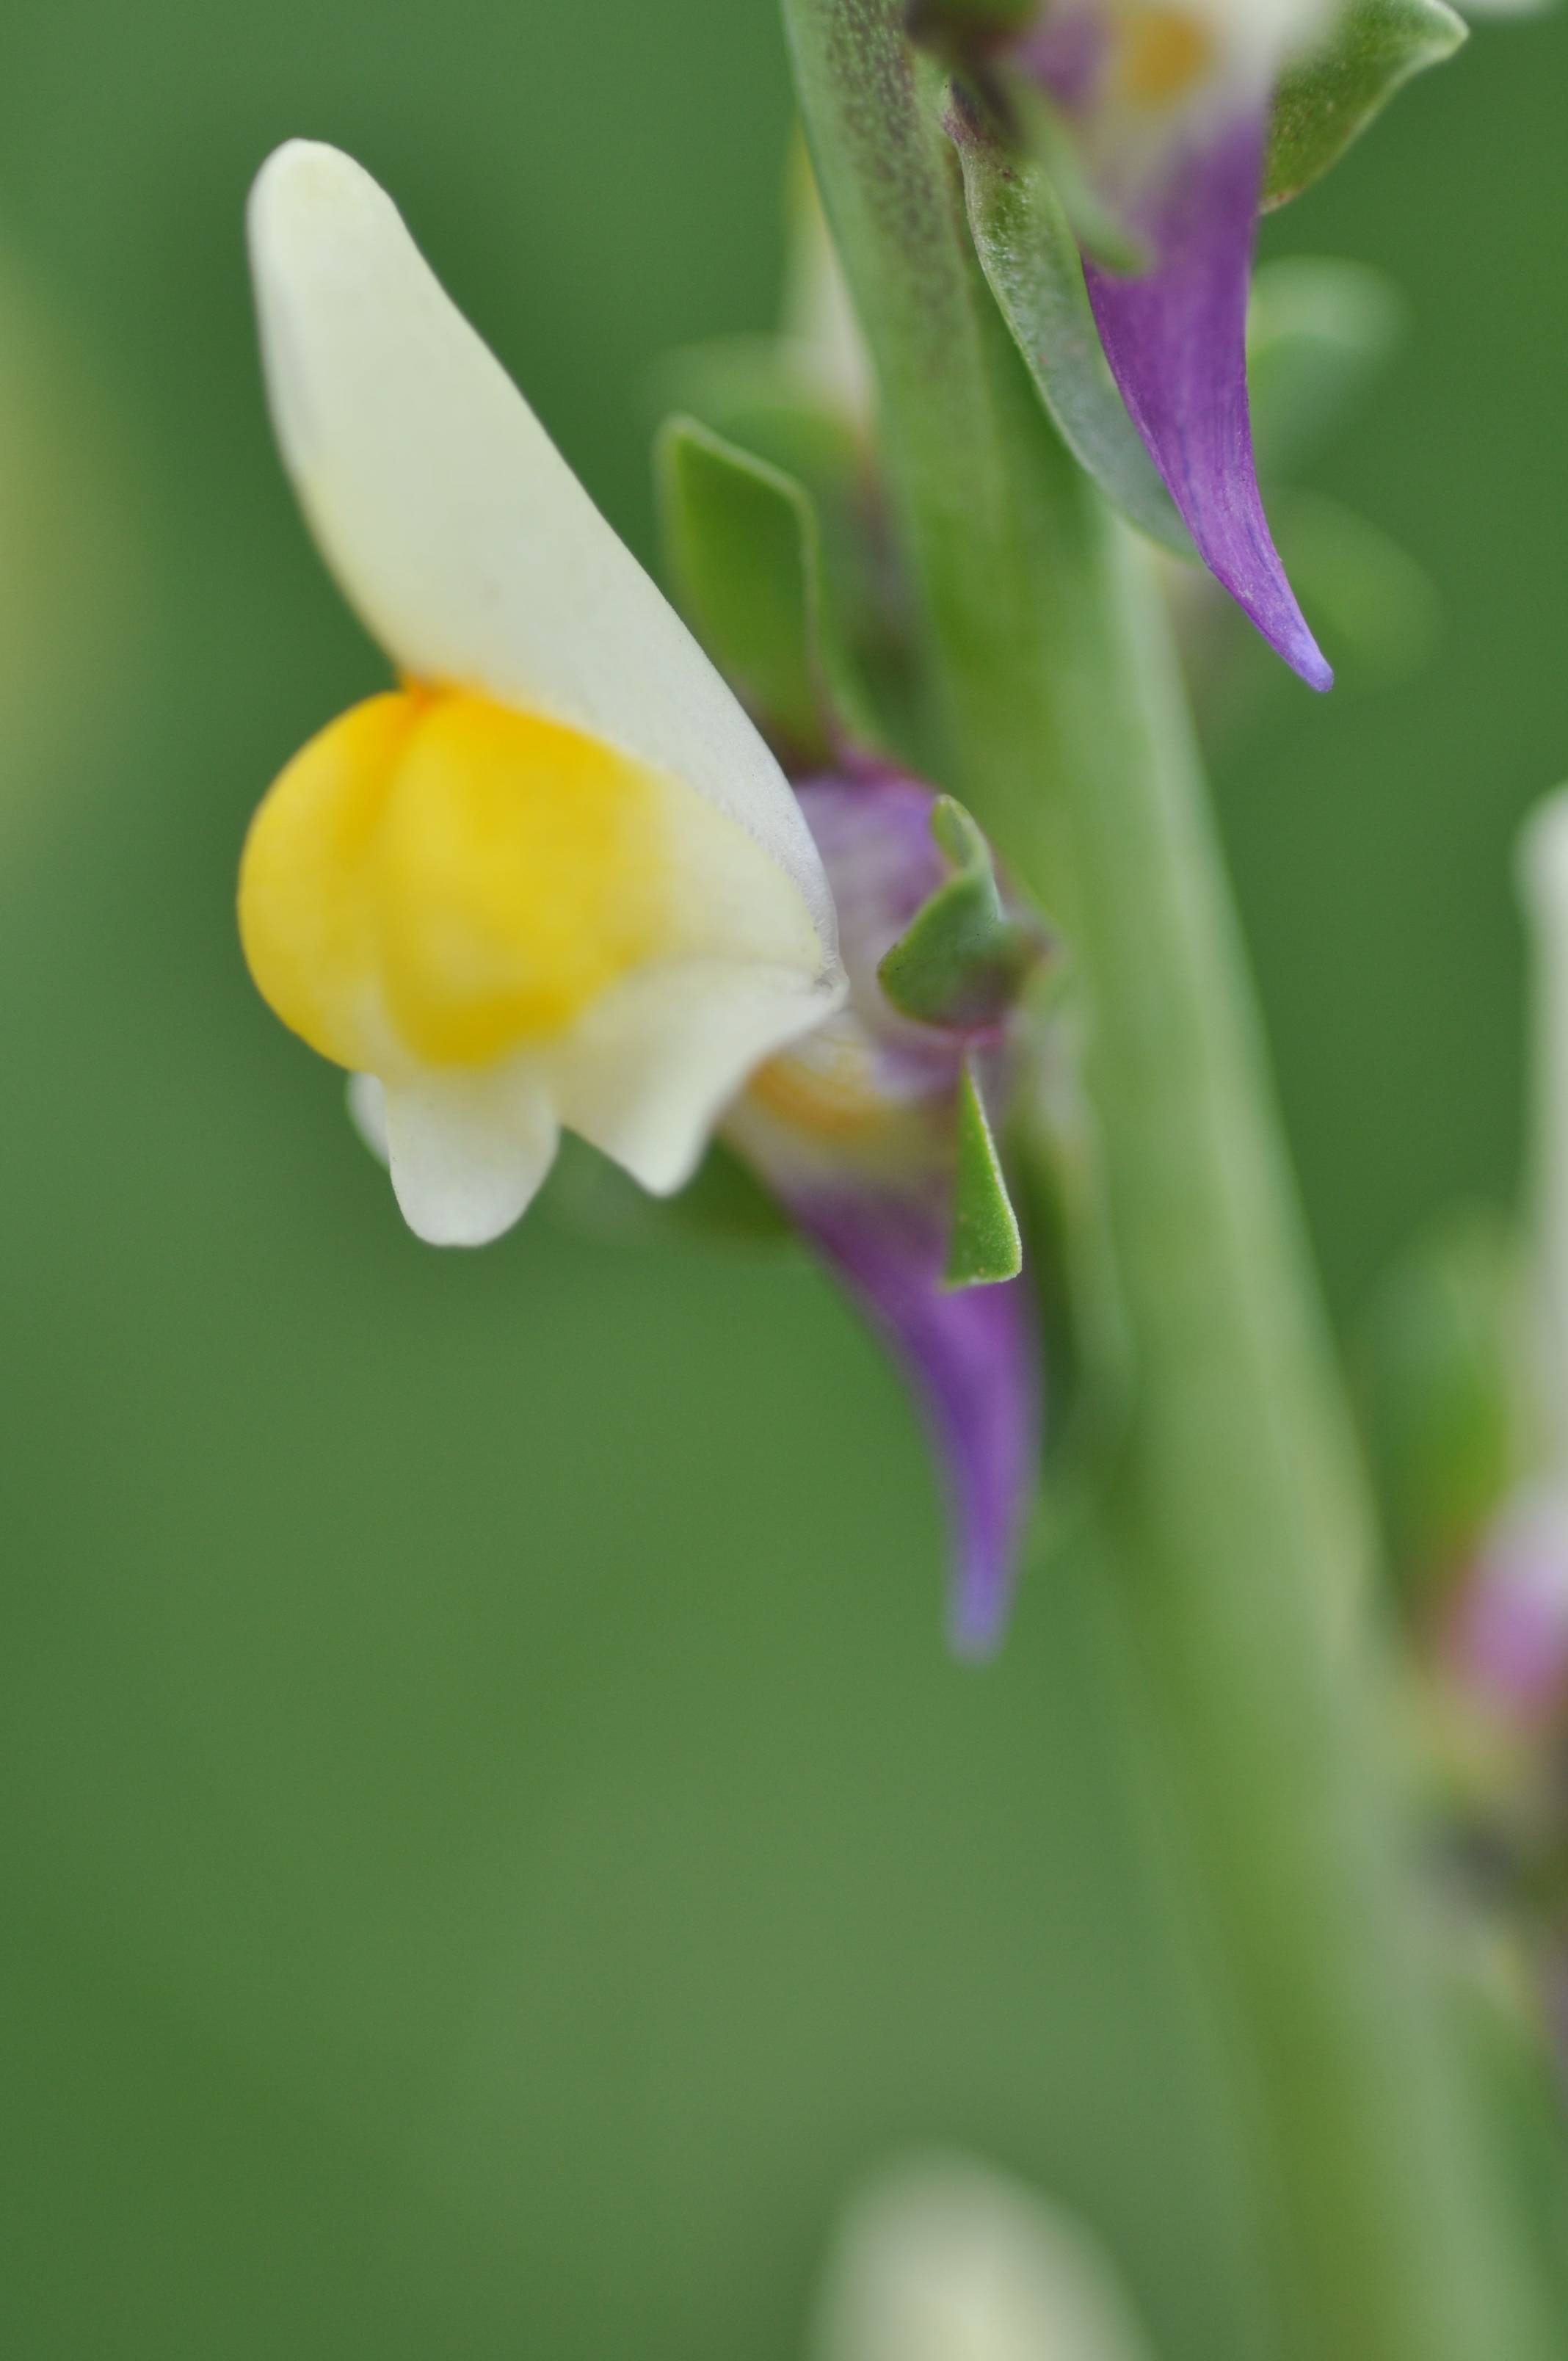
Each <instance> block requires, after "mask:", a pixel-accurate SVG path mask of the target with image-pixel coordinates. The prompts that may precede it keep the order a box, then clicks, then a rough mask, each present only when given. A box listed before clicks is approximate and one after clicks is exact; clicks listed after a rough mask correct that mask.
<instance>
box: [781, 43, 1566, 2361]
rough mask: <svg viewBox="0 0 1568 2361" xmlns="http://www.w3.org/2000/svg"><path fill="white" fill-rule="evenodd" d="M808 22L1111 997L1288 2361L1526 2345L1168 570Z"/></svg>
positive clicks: (1163, 1527)
mask: <svg viewBox="0 0 1568 2361" xmlns="http://www.w3.org/2000/svg"><path fill="white" fill-rule="evenodd" d="M785 15H786V19H787V22H788V25H789V29H790V33H791V37H792V40H793V45H794V51H795V65H796V71H797V79H798V83H799V88H800V94H801V102H802V106H803V110H804V113H805V115H806V126H807V131H808V134H809V137H810V139H811V143H812V148H813V151H814V154H815V157H816V159H817V170H818V174H819V177H820V180H821V182H822V186H823V192H824V196H825V199H826V202H827V204H828V213H829V214H830V217H831V219H832V221H833V224H834V227H835V230H836V233H837V236H838V238H839V245H840V248H841V251H842V254H843V257H844V260H845V264H846V267H847V269H848V270H849V273H850V280H851V284H852V286H853V289H854V293H855V298H856V303H857V308H858V310H859V312H860V314H861V320H862V323H863V324H864V326H865V329H866V332H867V335H868V336H869V338H870V340H871V343H872V349H873V353H874V356H875V359H876V362H877V369H878V379H879V384H880V388H881V394H882V402H883V434H884V440H885V445H886V450H887V456H888V462H889V466H890V468H891V471H892V474H893V477H894V485H895V489H896V492H897V496H898V499H899V501H900V504H901V509H902V513H903V519H904V523H905V532H906V537H907V541H908V545H909V549H910V552H911V555H912V558H913V562H914V566H915V570H916V577H917V579H918V581H919V584H920V587H921V590H922V593H923V598H924V604H925V611H926V621H927V632H928V648H929V656H930V662H931V668H932V675H933V679H934V681H935V683H936V685H937V692H938V699H939V702H940V704H941V707H942V708H943V710H942V715H941V719H942V720H943V722H944V724H945V732H946V737H947V741H948V744H949V746H950V749H951V774H950V776H949V777H948V779H946V780H945V781H944V784H945V785H950V786H951V787H952V788H953V790H954V791H955V792H956V793H958V794H959V795H961V796H963V798H964V799H965V801H966V802H968V803H969V804H970V807H971V808H972V809H973V810H974V811H975V812H976V813H977V815H978V816H979V817H980V818H981V819H982V821H983V822H984V823H985V825H986V826H987V827H988V828H989V829H991V830H992V832H993V833H994V835H995V836H996V838H997V840H998V842H999V844H1000V846H1001V848H1002V849H1003V852H1004V854H1005V855H1006V857H1007V858H1008V859H1009V861H1010V862H1013V863H1014V866H1015V867H1016V869H1017V870H1018V871H1019V872H1020V873H1022V874H1023V875H1024V876H1025V878H1027V879H1028V880H1029V881H1030V882H1031V883H1032V884H1034V886H1035V888H1036V891H1037V892H1038V894H1039V895H1040V897H1041V899H1042V900H1043V901H1044V902H1045V904H1046V906H1047V908H1048V909H1049V910H1050V911H1051V912H1052V913H1053V915H1054V916H1056V917H1058V920H1059V921H1060V923H1061V925H1062V927H1063V929H1064V931H1065V933H1066V935H1067V937H1068V939H1069V942H1070V943H1071V945H1072V948H1073V952H1074V957H1075V961H1076V963H1077V966H1078V970H1079V972H1080V976H1081V978H1082V981H1083V985H1084V990H1085V995H1086V1000H1087V1005H1088V1011H1089V1016H1090V1031H1091V1039H1090V1050H1089V1071H1088V1081H1089V1085H1090V1090H1091V1096H1092V1099H1093V1103H1094V1105H1095V1108H1096V1112H1097V1116H1098V1121H1099V1125H1100V1128H1101V1133H1102V1145H1103V1150H1104V1159H1105V1169H1106V1175H1107V1186H1108V1190H1109V1195H1110V1210H1111V1218H1112V1225H1113V1235H1114V1237H1115V1241H1116V1250H1117V1254H1118V1257H1119V1262H1120V1268H1121V1274H1122V1279H1123V1282H1124V1289H1125V1293H1126V1298H1127V1305H1128V1311H1129V1314H1130V1320H1131V1325H1132V1329H1133V1334H1134V1342H1135V1355H1136V1384H1135V1397H1136V1399H1135V1411H1134V1421H1133V1428H1134V1431H1133V1433H1132V1436H1131V1439H1130V1443H1129V1445H1128V1448H1127V1451H1126V1455H1125V1458H1124V1463H1122V1464H1120V1465H1119V1466H1118V1470H1117V1474H1116V1478H1115V1482H1114V1486H1113V1499H1112V1500H1111V1503H1110V1506H1109V1509H1108V1511H1107V1529H1108V1539H1109V1542H1110V1544H1111V1548H1112V1551H1113V1563H1114V1564H1115V1565H1117V1566H1118V1567H1119V1569H1120V1578H1121V1583H1122V1589H1123V1595H1124V1605H1125V1609H1126V1612H1127V1614H1128V1617H1129V1618H1130V1620H1131V1622H1132V1625H1133V1629H1134V1633H1135V1642H1136V1644H1137V1652H1138V1656H1139V1662H1140V1664H1141V1667H1142V1677H1143V1679H1144V1681H1145V1683H1146V1691H1147V1694H1148V1696H1149V1697H1150V1700H1151V1707H1152V1709H1153V1711H1154V1713H1155V1715H1156V1717H1157V1722H1158V1724H1159V1726H1160V1729H1161V1732H1162V1736H1163V1741H1164V1744H1165V1749H1166V1753H1167V1757H1168V1761H1169V1762H1170V1763H1171V1765H1172V1768H1173V1773H1174V1776H1175V1779H1176V1783H1177V1787H1178V1792H1179V1798H1180V1802H1181V1805H1182V1806H1183V1809H1184V1812H1185V1817H1186V1820H1187V1824H1188V1826H1189V1828H1190V1832H1191V1850H1192V1853H1193V1857H1194V1861H1195V1864H1196V1867H1197V1871H1198V1874H1199V1877H1200V1880H1201V1890H1202V1892H1203V1894H1204V1896H1205V1899H1206V1903H1207V1915H1208V1918H1209V1921H1210V1925H1211V1928H1212V1938H1213V1943H1214V1947H1215V1951H1216V1956H1217V1959H1218V1960H1219V1963H1220V1969H1221V1972H1222V1975H1223V1983H1224V1990H1225V1992H1226V1993H1227V1995H1228V2000H1229V2004H1230V2007H1231V2010H1232V2013H1233V2015H1234V2018H1235V2020H1236V2023H1237V2026H1238V2027H1239V2033H1240V2039H1241V2043H1242V2045H1243V2048H1244V2052H1245V2055H1244V2059H1243V2065H1244V2070H1245V2073H1246V2075H1247V2078H1248V2088H1249V2093H1250V2097H1251V2101H1252V2104H1253V2111H1254V2118H1255V2122H1256V2125H1257V2127H1258V2128H1257V2150H1258V2153H1257V2159H1256V2163H1257V2171H1258V2175H1259V2179H1260V2184H1261V2194H1262V2198H1263V2201H1264V2204H1265V2207H1266V2213H1267V2217H1268V2220H1269V2222H1270V2224H1271V2228H1272V2234H1273V2237H1274V2242H1275V2249H1276V2251H1275V2256H1274V2261H1275V2266H1276V2272H1277V2279H1276V2285H1277V2302H1278V2313H1279V2325H1280V2338H1281V2343H1282V2345H1284V2346H1285V2347H1286V2348H1287V2349H1288V2350H1290V2351H1292V2352H1293V2353H1297V2354H1299V2355H1302V2356H1311V2361H1481V2356H1486V2361H1522V2357H1523V2356H1532V2361H1533V2356H1541V2355H1544V2354H1545V2352H1546V2351H1547V2350H1548V2349H1549V2341H1548V2339H1547V2337H1546V2334H1545V2333H1544V2330H1543V2328H1542V2325H1541V2316H1540V2308H1539V2305H1538V2302H1537V2299H1536V2294H1535V2290H1534V2289H1533V2287H1532V2286H1531V2284H1530V2281H1529V2280H1528V2279H1527V2277H1526V2275H1525V2272H1524V2268H1523V2266H1522V2263H1521V2261H1520V2258H1519V2251H1518V2247H1517V2246H1516V2242H1515V2237H1514V2225H1513V2224H1511V2223H1510V2222H1508V2220H1507V2219H1506V2218H1505V2216H1504V2214H1503V2212H1502V2208H1501V2203H1500V2200H1499V2198H1498V2196H1497V2191H1496V2189H1495V2186H1494V2177H1493V2173H1492V2169H1491V2160H1490V2158H1488V2157H1487V2155H1486V2152H1485V2148H1484V2145H1483V2143H1482V2141H1481V2139H1480V2136H1479V2135H1478V2133H1477V2132H1476V2130H1475V2125H1473V2124H1472V2122H1471V2120H1470V2116H1469V2113H1468V2110H1467V2108H1466V2106H1465V2103H1464V2094H1463V2093H1462V2092H1460V2091H1459V2089H1458V2087H1457V2078H1456V2075H1455V2072H1454V2071H1453V2066H1452V2060H1451V2059H1450V2057H1449V2054H1448V2050H1449V2044H1448V2043H1447V2041H1446V2039H1445V2034H1444V2027H1443V2025H1442V2009H1441V2003H1440V2001H1439V1998H1438V1996H1437V1994H1436V1992H1435V1990H1434V1982H1435V1978H1434V1975H1433V1972H1432V1970H1431V1962H1430V1961H1429V1960H1427V1959H1426V1958H1425V1957H1424V1956H1423V1949H1422V1945H1421V1943H1420V1938H1419V1934H1418V1932H1417V1930H1416V1928H1415V1927H1414V1925H1413V1919H1414V1915H1415V1914H1414V1911H1413V1907H1412V1895H1411V1890H1410V1889H1411V1883H1412V1881H1411V1873H1410V1863H1409V1860H1408V1858H1407V1857H1406V1852H1407V1838H1406V1832H1405V1830H1404V1829H1403V1828H1402V1827H1401V1825H1400V1820H1399V1816H1398V1809H1397V1806H1396V1802H1395V1800H1394V1788H1393V1783H1392V1780H1391V1778H1390V1774H1389V1771H1388V1767H1387V1763H1386V1762H1385V1760H1384V1747H1383V1743H1382V1731H1381V1728H1380V1723H1381V1719H1382V1714H1381V1706H1382V1703H1383V1700H1382V1698H1381V1697H1380V1695H1379V1686H1380V1684H1379V1678H1378V1672H1377V1668H1376V1664H1374V1663H1373V1662H1372V1661H1371V1659H1372V1657H1373V1654H1374V1653H1375V1652H1374V1651H1372V1650H1371V1649H1369V1648H1367V1647H1365V1646H1364V1645H1363V1644H1362V1642H1361V1639H1360V1634H1359V1630H1358V1627H1357V1623H1356V1602H1357V1600H1358V1599H1360V1598H1362V1597H1363V1596H1364V1595H1365V1566H1366V1563H1367V1559H1368V1555H1369V1551H1368V1544H1367V1523H1366V1518H1365V1510H1364V1505H1363V1501H1362V1498H1361V1488H1360V1479H1359V1474H1358V1470H1357V1468H1356V1465H1355V1456H1354V1449H1353V1447H1352V1444H1351V1442H1350V1439H1349V1435H1348V1431H1347V1421H1346V1417H1345V1413H1344V1411H1343V1402H1342V1398H1341V1394H1340V1390H1339V1387H1338V1383H1337V1379H1336V1377H1335V1374H1334V1371H1333V1367H1332V1356H1331V1354H1330V1351H1329V1348H1328V1345H1327V1343H1326V1340H1325V1335H1324V1333H1323V1328H1322V1323H1321V1315H1320V1312H1319V1310H1318V1305H1317V1300H1316V1294H1315V1290H1314V1288H1313V1285H1312V1282H1311V1279H1310V1271H1309V1267H1308V1259H1307V1257H1306V1254H1305V1251H1304V1248H1303V1243H1302V1235H1301V1227H1300V1223H1299V1214H1298V1212H1297V1208H1296V1202H1295V1197H1294V1192H1293V1190H1292V1186H1291V1182H1290V1180H1289V1176H1288V1170H1287V1168H1286V1161H1285V1157H1284V1153H1283V1150H1282V1147H1281V1144H1280V1136H1279V1127H1278V1124H1277V1117H1276V1115H1275V1113H1274V1109H1273V1105H1272V1103H1271V1095H1270V1091H1269V1086H1268V1082H1267V1079H1266V1070H1265V1063H1264V1060H1263V1057H1262V1054H1261V1048H1260V1042H1259V1038H1258V1032H1257V1027H1256V1023H1255V1016H1254V1011H1253V1006H1252V1001H1251V995H1250V992H1249V988H1248V984H1247V981H1246V975H1245V961H1244V958H1243V955H1242V951H1241V948H1240V944H1239V940H1238V936H1237V929H1236V926H1235V921H1234V915H1233V912H1232V909H1231V905H1230V901H1229V897H1228V894H1227V891H1226V887H1225V884H1224V879H1223V870H1222V866H1221V863H1220V860H1219V857H1218V854H1217V851H1216V847H1215V843H1214V840H1213V835H1212V829H1211V825H1210V822H1209V819H1208V816H1207V810H1206V806H1205V802H1204V798H1203V794H1202V788H1201V778H1200V775H1199V771H1198V766H1197V763H1196V759H1195V756H1194V752H1193V748H1192V743H1191V733H1190V726H1189V723H1188V720H1187V716H1186V712H1185V708H1184V704H1183V700H1182V697H1181V692H1180V688H1179V681H1178V678H1177V675H1176V670H1175V665H1174V663H1173V660H1172V657H1171V654H1170V652H1169V648H1168V638H1167V633H1166V630H1165V626H1164V620H1163V617H1162V615H1161V613H1160V611H1159V608H1158V603H1157V599H1156V598H1155V596H1154V595H1153V590H1152V587H1151V584H1150V582H1149V580H1148V577H1147V566H1146V562H1145V560H1144V559H1143V557H1142V555H1141V554H1140V552H1139V551H1138V549H1136V548H1135V546H1134V545H1133V544H1132V543H1131V541H1130V538H1129V537H1128V536H1127V535H1125V533H1124V531H1123V529H1122V528H1121V527H1120V526H1119V525H1118V524H1117V523H1116V522H1114V521H1113V518H1112V517H1111V516H1110V514H1109V512H1108V511H1106V510H1105V508H1104V505H1103V503H1102V501H1101V500H1100V498H1099V496H1098V495H1097V494H1096V493H1095V492H1094V491H1093V490H1092V489H1091V486H1090V484H1089V482H1088V480H1087V478H1084V476H1083V475H1082V474H1081V472H1080V470H1079V469H1078V467H1076V465H1075V464H1074V463H1073V462H1072V461H1071V460H1070V459H1069V457H1068V456H1067V455H1066V453H1065V452H1064V451H1063V449H1062V448H1061V446H1060V445H1059V444H1058V442H1057V440H1056V439H1055V436H1054V434H1052V432H1051V430H1050V428H1049V426H1048V424H1047V421H1046V418H1045V415H1044V412H1043V411H1042V409H1041V407H1040V405H1039V403H1038V401H1037V400H1036V397H1035V394H1034V391H1033V389H1032V387H1031V386H1030V384H1029V382H1028V380H1027V379H1026V378H1025V374H1024V371H1023V368H1022V366H1021V364H1020V363H1019V361H1018V360H1017V357H1016V356H1015V354H1014V351H1013V348H1012V346H1011V345H1010V343H1009V342H1008V340H1007V338H1006V335H1005V332H1004V330H1003V327H1002V324H1001V323H1000V320H999V319H998V317H997V315H996V313H995V311H994V307H993V305H992V302H991V299H990V297H989V295H988V293H987V291H986V289H985V287H984V283H983V281H982V280H981V277H980V273H979V270H978V268H977V266H976V265H975V263H974V260H973V257H972V254H971V251H970V244H969V239H968V236H967V232H966V230H965V226H964V224H963V219H962V209H961V201H960V199H959V194H958V191H957V175H956V170H955V166H954V159H953V156H952V153H951V150H950V148H949V147H948V142H947V140H946V139H945V137H943V135H942V133H941V131H940V128H939V126H938V123H937V121H936V119H935V115H934V112H933V110H932V108H931V107H930V106H929V104H925V103H923V94H922V79H921V73H920V71H919V70H918V69H917V68H916V63H915V61H914V60H913V57H912V54H911V52H910V50H909V48H908V45H907V43H906V42H905V38H904V37H903V34H902V29H901V17H902V10H901V8H900V6H899V5H898V0H785ZM1353 1633H1354V1637H1353V1636H1352V1634H1353Z"/></svg>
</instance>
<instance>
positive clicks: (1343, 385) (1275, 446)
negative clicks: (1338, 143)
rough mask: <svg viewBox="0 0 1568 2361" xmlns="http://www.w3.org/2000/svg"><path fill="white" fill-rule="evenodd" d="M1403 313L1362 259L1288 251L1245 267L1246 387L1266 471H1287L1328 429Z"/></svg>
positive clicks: (1372, 371) (1381, 360)
mask: <svg viewBox="0 0 1568 2361" xmlns="http://www.w3.org/2000/svg"><path fill="white" fill-rule="evenodd" d="M1405 317H1406V307H1405V303H1404V300H1403V298H1402V297H1401V296H1400V294H1399V292H1398V289H1397V288H1396V287H1395V286H1394V285H1393V284H1392V282H1391V281H1390V280H1387V279H1386V278H1385V277H1384V275H1383V273H1382V272H1381V271H1380V270H1376V269H1373V268H1372V266H1371V265H1370V264H1369V263H1365V262H1342V261H1337V260H1329V259H1327V258H1319V257H1316V256H1312V255H1299V256H1296V255H1292V256H1288V257H1286V258H1284V259H1282V260H1280V261H1278V262H1267V263H1265V264H1264V266H1263V268H1262V269H1260V270H1258V271H1256V272H1255V274H1254V277H1253V282H1252V301H1251V303H1250V305H1249V307H1248V311H1247V396H1248V401H1249V405H1250V408H1251V412H1252V438H1253V448H1254V450H1255V453H1256V455H1257V462H1258V466H1259V468H1260V470H1261V471H1262V473H1263V474H1264V476H1265V477H1266V478H1270V477H1279V476H1288V475H1289V474H1290V473H1292V472H1293V471H1294V470H1295V469H1296V468H1297V467H1299V466H1300V464H1301V462H1302V461H1303V459H1305V458H1307V457H1309V456H1310V455H1311V454H1312V453H1313V452H1314V451H1315V450H1316V449H1317V448H1318V447H1319V446H1320V445H1322V444H1323V443H1325V442H1326V441H1327V440H1328V439H1329V437H1330V436H1331V435H1332V434H1333V433H1334V431H1335V429H1336V428H1337V427H1338V426H1339V424H1340V423H1341V422H1342V420H1343V418H1344V416H1345V414H1346V412H1348V411H1350V410H1351V409H1352V408H1353V407H1354V404H1355V403H1356V402H1357V401H1359V400H1360V398H1361V396H1362V395H1363V394H1364V393H1365V390H1367V388H1368V387H1369V386H1370V385H1371V383H1372V381H1373V380H1374V379H1375V378H1376V376H1377V375H1378V374H1379V372H1380V371H1381V370H1382V369H1383V368H1385V367H1386V365H1387V362H1388V360H1389V359H1390V358H1391V357H1392V355H1393V353H1394V351H1395V348H1396V346H1398V342H1399V338H1400V335H1401V333H1402V331H1403V328H1404V324H1405Z"/></svg>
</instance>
